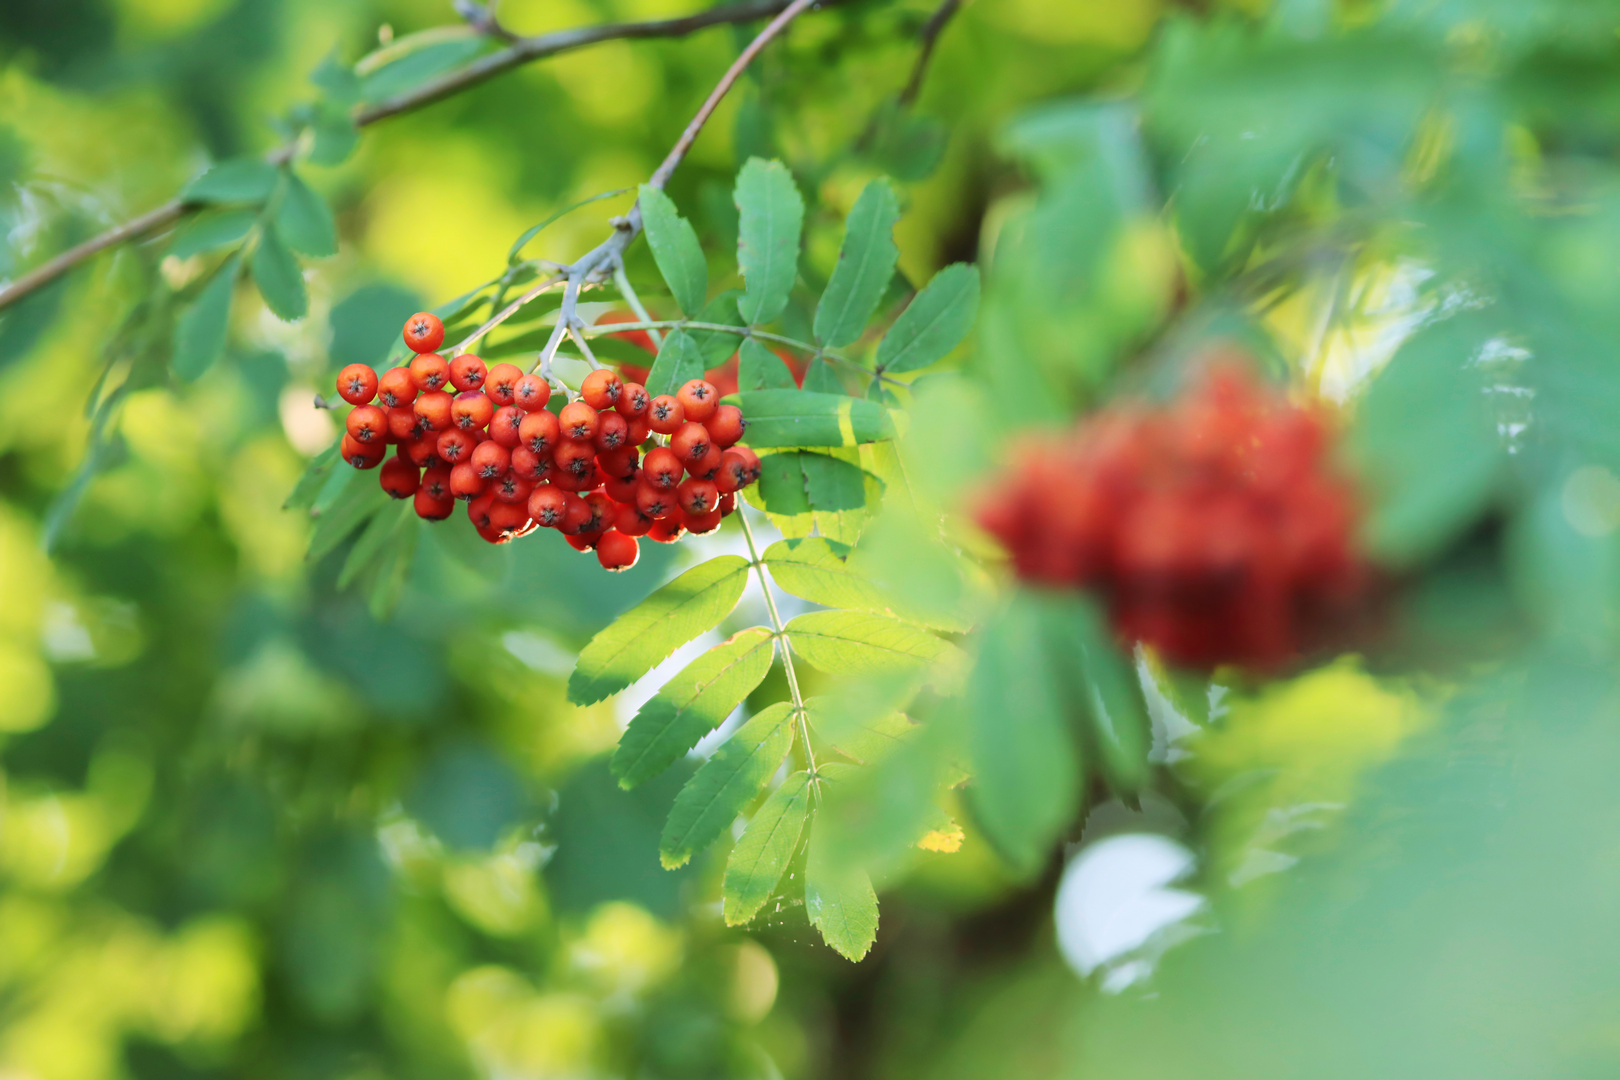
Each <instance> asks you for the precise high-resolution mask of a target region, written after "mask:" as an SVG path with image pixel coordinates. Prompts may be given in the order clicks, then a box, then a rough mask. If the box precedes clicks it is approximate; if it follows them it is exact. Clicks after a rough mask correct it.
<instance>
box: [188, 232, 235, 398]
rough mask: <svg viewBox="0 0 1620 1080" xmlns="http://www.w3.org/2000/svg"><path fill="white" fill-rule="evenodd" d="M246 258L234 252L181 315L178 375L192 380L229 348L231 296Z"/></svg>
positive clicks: (212, 364)
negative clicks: (227, 344) (227, 343)
mask: <svg viewBox="0 0 1620 1080" xmlns="http://www.w3.org/2000/svg"><path fill="white" fill-rule="evenodd" d="M241 264H242V260H241V259H240V258H239V257H238V256H236V255H232V256H231V257H230V258H229V259H226V260H225V262H224V264H223V265H221V266H220V268H219V269H218V270H216V271H214V276H213V278H212V279H211V280H210V281H209V282H208V284H207V285H205V286H203V290H202V292H200V293H198V294H197V299H196V300H195V301H193V302H192V305H191V307H190V308H189V309H187V311H186V313H185V314H184V315H182V316H180V325H179V326H178V327H177V328H176V331H175V336H174V361H173V367H174V374H175V377H176V378H178V379H181V380H182V381H184V382H191V381H192V380H194V379H196V378H197V377H198V376H200V375H201V374H202V373H203V372H205V371H207V370H208V369H209V368H211V367H213V366H214V361H216V360H218V359H219V355H220V353H222V352H224V351H225V334H226V331H227V330H229V329H230V322H231V297H232V296H233V295H234V294H235V292H236V273H237V270H238V269H239V268H240V267H241Z"/></svg>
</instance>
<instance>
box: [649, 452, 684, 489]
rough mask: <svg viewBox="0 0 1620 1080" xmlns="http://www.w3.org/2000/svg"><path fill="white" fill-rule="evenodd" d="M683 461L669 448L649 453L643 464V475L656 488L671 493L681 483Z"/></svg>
mask: <svg viewBox="0 0 1620 1080" xmlns="http://www.w3.org/2000/svg"><path fill="white" fill-rule="evenodd" d="M682 471H684V470H683V469H682V466H681V459H680V458H678V457H676V456H675V451H673V450H671V449H670V448H669V447H667V446H660V447H657V448H655V449H653V450H649V451H647V458H646V460H645V461H643V462H642V463H641V475H642V476H643V477H644V478H645V479H646V481H647V483H649V484H651V485H652V486H653V487H655V488H659V489H662V490H664V491H669V490H671V489H672V488H674V487H675V485H676V484H679V483H680V482H681V473H682Z"/></svg>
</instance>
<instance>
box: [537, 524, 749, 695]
mask: <svg viewBox="0 0 1620 1080" xmlns="http://www.w3.org/2000/svg"><path fill="white" fill-rule="evenodd" d="M748 570H749V566H748V560H747V559H744V558H741V557H740V556H737V555H721V556H719V557H718V558H714V559H710V560H709V561H708V562H706V563H702V564H700V565H698V566H694V567H693V568H692V569H690V570H688V571H687V572H686V573H684V574H682V575H681V576H680V577H678V578H676V579H675V580H674V581H672V582H670V583H669V584H668V585H665V586H664V587H663V588H662V589H659V590H658V591H657V592H655V593H653V594H652V595H651V596H649V597H647V599H645V600H643V601H642V602H641V603H640V604H637V605H636V606H635V607H633V608H631V609H630V610H629V611H627V612H625V613H624V614H623V615H620V616H619V617H618V618H617V619H615V620H614V621H613V623H612V624H611V625H610V626H608V627H607V628H606V629H604V630H603V631H602V632H601V633H599V634H597V635H596V636H595V637H593V638H592V639H591V640H590V644H588V645H586V646H585V648H584V649H582V650H580V654H579V662H578V663H576V664H575V665H574V672H573V674H572V675H570V676H569V677H568V700H570V701H572V702H574V703H575V704H577V705H589V704H591V703H592V702H596V701H601V700H602V699H603V698H605V697H607V696H608V695H609V694H616V693H618V692H619V691H620V690H623V689H624V688H625V687H627V686H629V685H630V684H631V683H633V682H635V681H636V680H637V679H639V678H640V677H641V676H643V675H645V674H646V673H647V672H648V671H649V670H651V668H652V666H653V665H654V664H656V663H658V661H660V660H662V659H663V658H664V657H666V656H668V655H669V654H670V653H672V652H674V651H675V650H676V649H677V648H679V647H680V646H682V645H684V644H686V643H687V642H688V641H691V640H692V639H693V638H695V637H697V636H698V635H699V634H702V633H704V632H706V631H709V630H712V629H714V628H715V626H717V625H718V624H719V622H720V620H721V619H723V618H725V617H726V616H727V615H728V614H730V613H731V609H732V608H734V607H736V606H737V600H738V598H740V597H741V596H742V591H743V585H744V584H745V583H746V582H747V577H748Z"/></svg>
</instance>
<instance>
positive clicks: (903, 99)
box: [899, 0, 962, 108]
mask: <svg viewBox="0 0 1620 1080" xmlns="http://www.w3.org/2000/svg"><path fill="white" fill-rule="evenodd" d="M961 9H962V0H944V3H942V4H940V5H939V7H937V8H935V9H934V13H933V14H932V15H930V16H929V17H928V21H927V22H926V23H924V24H923V28H922V33H921V34H919V35H917V41H918V43H919V47H918V50H917V59H916V60H914V61H913V62H912V65H911V78H909V79H907V80H906V86H905V89H904V90H901V91H900V98H899V101H900V105H901V107H902V108H903V107H905V106H907V105H910V104H911V103H912V102H914V101H916V100H917V94H918V93H919V92H920V91H921V90H922V83H923V76H924V75H926V74H928V62H929V61H930V60H932V59H933V57H934V46H935V45H936V44H938V42H939V35H940V34H941V33H942V32H943V31H944V30H945V25H946V24H947V23H949V22H950V21H951V18H952V16H954V15H955V14H956V13H957V12H958V11H960V10H961Z"/></svg>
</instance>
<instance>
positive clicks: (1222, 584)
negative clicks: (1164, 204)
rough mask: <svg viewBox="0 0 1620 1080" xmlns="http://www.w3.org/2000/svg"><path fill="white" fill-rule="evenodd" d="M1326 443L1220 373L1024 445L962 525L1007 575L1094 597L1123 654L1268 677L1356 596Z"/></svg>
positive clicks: (1359, 586)
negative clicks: (992, 544) (988, 544)
mask: <svg viewBox="0 0 1620 1080" xmlns="http://www.w3.org/2000/svg"><path fill="white" fill-rule="evenodd" d="M1330 436H1331V427H1330V424H1329V422H1328V419H1327V418H1326V417H1325V416H1324V415H1323V414H1322V413H1321V412H1320V411H1318V410H1315V409H1311V408H1306V407H1301V406H1298V405H1295V404H1292V403H1291V402H1289V401H1288V400H1287V399H1286V398H1285V397H1284V396H1283V395H1282V394H1281V393H1280V392H1278V391H1277V390H1275V389H1272V388H1269V387H1266V386H1263V385H1261V384H1259V383H1258V382H1257V381H1256V380H1255V379H1254V378H1253V377H1252V376H1251V375H1250V374H1249V373H1248V372H1247V371H1246V369H1244V368H1243V367H1241V366H1239V365H1237V364H1235V363H1224V364H1222V365H1220V366H1216V367H1212V368H1210V369H1209V370H1207V371H1206V372H1205V373H1204V375H1203V376H1202V377H1201V378H1200V379H1198V380H1197V381H1196V382H1194V383H1193V384H1192V385H1190V386H1189V387H1188V388H1187V389H1186V390H1185V391H1184V392H1183V393H1182V394H1181V396H1180V397H1179V398H1177V399H1176V400H1175V401H1172V402H1170V403H1168V404H1165V405H1162V406H1149V405H1145V404H1122V405H1115V406H1112V407H1110V408H1108V409H1106V410H1105V411H1103V412H1102V413H1101V414H1099V415H1097V416H1095V417H1092V418H1090V419H1089V420H1087V421H1086V422H1085V423H1083V424H1081V425H1080V426H1078V427H1077V428H1075V429H1074V430H1073V431H1071V432H1068V433H1066V434H1063V435H1057V436H1048V437H1042V438H1038V439H1033V440H1030V441H1028V442H1026V443H1024V444H1023V445H1021V446H1020V447H1019V448H1018V450H1017V452H1016V456H1015V461H1014V463H1013V465H1012V468H1011V470H1010V480H1009V481H1007V482H1005V483H1003V484H1002V485H1001V486H1000V487H999V488H998V490H997V491H996V492H995V493H994V494H993V495H990V496H988V497H987V498H985V499H984V500H983V501H981V502H980V504H979V506H978V514H977V516H978V520H979V522H980V524H981V525H983V527H984V528H985V529H987V530H988V531H989V532H990V533H992V534H993V535H994V536H995V537H996V538H997V539H999V540H1000V541H1001V542H1002V543H1003V544H1004V545H1005V546H1006V548H1007V550H1008V551H1009V552H1010V553H1011V555H1012V559H1013V564H1014V566H1015V567H1016V569H1017V572H1018V574H1019V575H1020V576H1021V577H1023V578H1025V579H1027V580H1030V581H1034V582H1039V583H1041V584H1046V585H1059V586H1081V587H1085V588H1089V589H1094V590H1097V591H1098V592H1099V593H1101V594H1102V595H1103V596H1105V597H1106V599H1107V602H1108V606H1109V614H1110V620H1111V622H1112V624H1113V627H1114V630H1115V632H1116V633H1117V634H1118V635H1119V637H1120V638H1121V639H1122V640H1123V641H1127V642H1130V641H1141V642H1145V643H1147V644H1149V645H1152V646H1153V647H1154V648H1156V649H1158V650H1159V651H1160V653H1161V654H1162V655H1164V656H1165V658H1166V659H1168V660H1170V661H1172V662H1174V663H1177V664H1181V665H1186V666H1190V667H1200V668H1208V667H1213V666H1215V665H1218V664H1223V663H1231V664H1237V665H1241V666H1244V667H1249V668H1255V669H1262V670H1263V669H1270V668H1276V667H1278V666H1280V665H1282V664H1284V663H1286V662H1287V661H1289V660H1290V659H1292V658H1294V657H1296V656H1297V655H1298V654H1299V653H1300V652H1301V651H1302V650H1303V649H1305V648H1308V647H1310V646H1311V645H1312V644H1313V643H1317V642H1319V641H1320V640H1322V639H1323V638H1324V637H1326V636H1330V635H1331V633H1332V630H1333V628H1334V625H1335V623H1337V622H1339V621H1341V620H1342V619H1344V618H1346V617H1348V616H1349V615H1351V614H1352V613H1353V612H1354V610H1355V609H1356V607H1357V604H1358V601H1359V600H1360V599H1361V597H1362V595H1363V593H1364V591H1365V589H1366V586H1367V583H1368V578H1369V575H1368V572H1367V568H1366V564H1365V563H1364V562H1363V560H1362V558H1361V555H1360V554H1359V552H1358V551H1357V548H1356V541H1355V531H1356V524H1357V516H1358V504H1357V499H1356V496H1355V493H1354V491H1353V489H1352V488H1351V486H1350V484H1349V483H1348V482H1347V480H1346V479H1345V478H1344V477H1343V476H1342V475H1341V474H1340V473H1338V472H1336V471H1335V470H1334V469H1333V467H1332V465H1331V462H1330V460H1329V450H1330Z"/></svg>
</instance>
